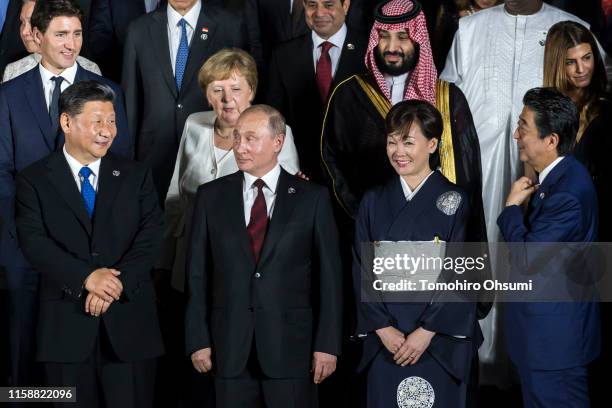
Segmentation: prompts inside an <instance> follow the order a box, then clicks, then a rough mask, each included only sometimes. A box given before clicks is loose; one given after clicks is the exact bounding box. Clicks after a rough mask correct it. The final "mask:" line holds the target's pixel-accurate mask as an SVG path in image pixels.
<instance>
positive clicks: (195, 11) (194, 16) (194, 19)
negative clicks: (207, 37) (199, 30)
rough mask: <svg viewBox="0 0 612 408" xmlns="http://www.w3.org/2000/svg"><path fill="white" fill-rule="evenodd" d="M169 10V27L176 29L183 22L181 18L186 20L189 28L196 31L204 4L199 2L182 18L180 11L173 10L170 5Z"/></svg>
mask: <svg viewBox="0 0 612 408" xmlns="http://www.w3.org/2000/svg"><path fill="white" fill-rule="evenodd" d="M167 9H168V26H170V27H173V28H174V27H176V26H177V25H178V23H179V21H181V18H184V19H185V21H187V24H189V26H190V27H191V28H192V29H194V30H195V28H196V26H197V25H198V17H199V16H200V10H202V2H201V1H198V2H197V3H196V4H195V5H194V6H193V7H192V8H191V10H189V11H188V12H187V14H185V15H184V16H181V15H180V14H179V13H178V11H176V10H175V9H173V8H172V6H171V5H170V3H168V6H167Z"/></svg>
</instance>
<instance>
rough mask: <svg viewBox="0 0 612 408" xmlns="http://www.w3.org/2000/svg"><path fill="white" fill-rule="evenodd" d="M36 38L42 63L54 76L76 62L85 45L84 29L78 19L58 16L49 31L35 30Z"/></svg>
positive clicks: (50, 25)
mask: <svg viewBox="0 0 612 408" xmlns="http://www.w3.org/2000/svg"><path fill="white" fill-rule="evenodd" d="M34 38H35V40H36V43H37V44H38V46H39V48H40V54H41V55H42V61H41V63H42V64H43V66H44V67H45V68H46V69H48V70H49V71H51V72H53V73H54V74H56V75H58V74H60V73H62V72H63V71H64V70H65V69H66V68H70V67H71V66H73V65H74V63H75V62H76V58H77V56H78V55H79V53H80V52H81V46H82V45H83V28H82V26H81V20H79V19H78V17H66V16H58V17H55V18H53V19H52V20H51V22H50V23H49V26H48V27H47V31H45V32H44V33H42V32H41V31H40V30H38V29H37V28H35V29H34Z"/></svg>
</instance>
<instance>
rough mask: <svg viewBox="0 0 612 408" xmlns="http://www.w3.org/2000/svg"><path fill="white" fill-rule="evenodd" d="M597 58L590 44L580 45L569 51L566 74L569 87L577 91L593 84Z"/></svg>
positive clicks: (566, 60)
mask: <svg viewBox="0 0 612 408" xmlns="http://www.w3.org/2000/svg"><path fill="white" fill-rule="evenodd" d="M594 70H595V58H594V56H593V50H592V49H591V45H590V44H588V43H582V44H578V45H577V46H575V47H572V48H569V49H568V50H567V56H566V58H565V74H566V75H567V80H568V82H569V85H570V86H571V87H573V88H575V89H585V88H587V87H588V86H589V85H590V84H591V80H592V79H593V71H594Z"/></svg>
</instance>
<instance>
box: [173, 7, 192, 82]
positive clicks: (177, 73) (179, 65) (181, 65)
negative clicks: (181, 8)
mask: <svg viewBox="0 0 612 408" xmlns="http://www.w3.org/2000/svg"><path fill="white" fill-rule="evenodd" d="M178 25H179V27H181V42H180V44H179V47H178V51H177V52H176V65H175V69H174V78H175V80H176V89H178V90H180V89H181V84H182V83H183V75H184V74H185V66H186V65H187V57H188V56H189V44H188V43H187V21H185V19H184V18H181V20H180V21H179V23H178Z"/></svg>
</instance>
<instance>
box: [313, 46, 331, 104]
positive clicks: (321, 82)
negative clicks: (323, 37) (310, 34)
mask: <svg viewBox="0 0 612 408" xmlns="http://www.w3.org/2000/svg"><path fill="white" fill-rule="evenodd" d="M333 46H334V45H333V44H332V43H330V42H328V41H325V42H323V43H321V56H320V57H319V60H318V61H317V73H316V79H317V85H318V87H319V93H320V94H321V100H322V101H323V103H325V102H326V101H327V95H328V94H329V88H330V87H331V83H332V66H331V58H330V56H329V50H330V49H331V47H333Z"/></svg>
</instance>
